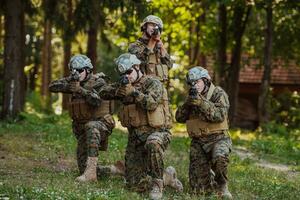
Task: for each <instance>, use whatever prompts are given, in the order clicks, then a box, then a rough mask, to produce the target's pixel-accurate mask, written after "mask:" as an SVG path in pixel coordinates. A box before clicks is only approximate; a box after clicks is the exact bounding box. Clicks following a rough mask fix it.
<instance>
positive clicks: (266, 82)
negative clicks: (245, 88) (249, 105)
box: [258, 3, 273, 125]
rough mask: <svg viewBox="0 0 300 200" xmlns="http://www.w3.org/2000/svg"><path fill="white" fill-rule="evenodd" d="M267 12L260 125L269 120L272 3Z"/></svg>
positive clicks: (259, 101) (259, 102) (259, 114)
mask: <svg viewBox="0 0 300 200" xmlns="http://www.w3.org/2000/svg"><path fill="white" fill-rule="evenodd" d="M266 12H267V27H266V36H265V49H264V54H265V55H264V73H263V77H262V81H261V85H260V93H259V94H260V95H259V98H258V119H259V123H260V125H261V124H263V123H266V122H268V120H269V109H268V108H269V87H270V83H271V70H272V69H271V67H272V37H273V34H272V32H273V25H272V17H273V16H272V3H268V6H267V8H266Z"/></svg>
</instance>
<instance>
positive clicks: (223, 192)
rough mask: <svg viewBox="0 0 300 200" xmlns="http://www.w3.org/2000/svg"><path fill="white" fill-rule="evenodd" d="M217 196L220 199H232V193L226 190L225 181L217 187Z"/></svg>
mask: <svg viewBox="0 0 300 200" xmlns="http://www.w3.org/2000/svg"><path fill="white" fill-rule="evenodd" d="M217 192H218V196H219V197H220V198H222V199H232V195H231V193H230V192H229V190H228V185H227V183H225V184H223V185H220V186H219V187H218V191H217Z"/></svg>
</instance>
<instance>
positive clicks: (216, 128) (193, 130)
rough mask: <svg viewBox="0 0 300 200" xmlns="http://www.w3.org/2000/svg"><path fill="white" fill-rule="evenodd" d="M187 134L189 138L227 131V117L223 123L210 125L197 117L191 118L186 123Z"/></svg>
mask: <svg viewBox="0 0 300 200" xmlns="http://www.w3.org/2000/svg"><path fill="white" fill-rule="evenodd" d="M186 127H187V132H188V134H189V136H190V137H191V138H193V137H201V136H206V135H210V134H213V133H216V132H220V131H224V130H228V120H227V117H226V118H225V119H224V121H223V122H220V123H212V122H205V121H203V120H201V119H200V118H199V117H198V116H191V117H190V119H189V120H187V121H186Z"/></svg>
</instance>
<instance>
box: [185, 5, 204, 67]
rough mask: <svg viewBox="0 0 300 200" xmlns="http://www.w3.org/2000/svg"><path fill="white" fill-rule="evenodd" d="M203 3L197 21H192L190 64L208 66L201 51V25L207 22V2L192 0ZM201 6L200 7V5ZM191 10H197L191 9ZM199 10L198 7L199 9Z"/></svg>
mask: <svg viewBox="0 0 300 200" xmlns="http://www.w3.org/2000/svg"><path fill="white" fill-rule="evenodd" d="M193 3H195V4H199V5H200V3H201V7H202V10H203V13H201V15H200V16H198V17H197V18H196V20H195V21H191V22H190V28H189V29H190V30H189V31H190V37H189V46H190V49H189V65H190V66H191V65H202V66H204V67H206V56H205V55H204V54H203V52H201V46H200V40H201V25H204V24H205V21H206V13H205V11H206V4H204V2H201V1H200V0H195V1H193V0H191V4H193ZM199 8H200V7H199ZM191 12H195V11H193V10H191ZM197 12H198V9H197ZM194 36H196V38H194Z"/></svg>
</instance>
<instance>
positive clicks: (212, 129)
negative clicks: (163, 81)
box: [176, 67, 232, 199]
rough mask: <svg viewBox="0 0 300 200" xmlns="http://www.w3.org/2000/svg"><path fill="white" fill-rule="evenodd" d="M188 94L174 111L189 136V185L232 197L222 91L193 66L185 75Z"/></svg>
mask: <svg viewBox="0 0 300 200" xmlns="http://www.w3.org/2000/svg"><path fill="white" fill-rule="evenodd" d="M186 79H187V83H188V84H189V85H190V86H191V88H190V92H189V93H190V94H189V96H188V98H187V99H186V101H185V102H184V104H183V105H182V106H180V107H179V108H178V110H177V111H176V120H177V121H178V122H180V123H186V126H187V131H188V134H189V136H190V137H191V139H192V141H191V147H190V167H189V182H190V186H191V188H192V190H193V191H194V192H197V193H198V192H200V193H203V192H204V193H211V192H212V191H214V190H216V191H217V193H218V195H219V196H221V197H226V198H230V199H231V198H232V196H231V194H230V192H229V191H228V187H227V166H228V163H229V153H230V152H231V145H232V143H231V139H230V136H229V132H228V118H227V116H228V109H229V101H228V96H227V94H226V93H225V91H224V90H223V89H222V88H220V87H215V86H214V84H213V83H212V82H211V78H210V76H209V74H208V72H207V70H206V69H204V68H202V67H194V68H192V69H190V70H189V72H188V74H187V78H186Z"/></svg>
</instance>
